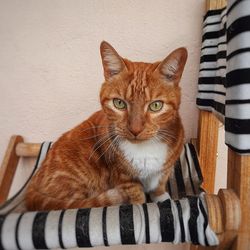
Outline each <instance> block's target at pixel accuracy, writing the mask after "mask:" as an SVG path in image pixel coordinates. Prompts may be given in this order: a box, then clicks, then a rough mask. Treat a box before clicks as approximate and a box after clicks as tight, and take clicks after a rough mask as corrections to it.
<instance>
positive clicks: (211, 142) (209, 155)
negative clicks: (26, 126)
mask: <svg viewBox="0 0 250 250" xmlns="http://www.w3.org/2000/svg"><path fill="white" fill-rule="evenodd" d="M218 132H219V121H218V119H217V118H216V117H215V116H214V114H213V113H212V112H208V111H203V110H201V111H200V114H199V124H198V140H197V149H198V155H199V161H200V166H201V171H202V174H203V178H204V182H203V188H204V189H205V190H206V192H208V193H213V192H214V182H215V171H216V160H217V145H218Z"/></svg>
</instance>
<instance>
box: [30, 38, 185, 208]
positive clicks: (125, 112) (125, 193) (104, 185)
mask: <svg viewBox="0 0 250 250" xmlns="http://www.w3.org/2000/svg"><path fill="white" fill-rule="evenodd" d="M100 50H101V57H102V62H103V68H104V77H105V81H104V83H103V85H102V87H101V91H100V102H101V105H102V110H100V111H98V112H96V113H94V114H93V115H92V116H91V117H89V118H88V119H87V120H85V121H83V122H82V123H81V124H79V125H78V126H76V127H75V128H73V129H71V130H70V131H68V132H66V133H65V134H63V135H62V136H61V137H60V138H59V139H58V140H57V141H56V142H55V143H54V144H53V147H52V149H51V150H50V151H49V153H48V155H47V157H46V159H45V160H44V162H43V163H42V166H41V168H40V169H39V170H38V172H37V174H36V175H35V176H34V177H33V179H32V180H31V182H30V184H29V186H28V189H27V192H26V205H27V208H28V210H54V209H64V208H80V207H99V206H110V205H116V204H126V203H132V204H140V203H143V202H145V194H144V193H145V191H146V192H148V193H149V194H150V196H151V198H152V199H153V200H154V198H157V197H161V196H162V195H163V194H164V193H165V192H166V190H165V186H166V181H167V179H168V176H169V173H170V170H171V168H172V166H173V164H174V162H175V161H176V159H177V158H178V157H179V155H180V152H181V150H182V146H183V141H184V131H183V127H182V123H181V119H180V116H179V112H178V110H179V105H180V87H179V81H180V79H181V75H182V72H183V69H184V66H185V63H186V59H187V51H186V49H185V48H179V49H177V50H175V51H173V52H172V53H171V54H170V55H169V56H167V57H166V58H165V59H164V60H163V61H161V62H156V63H143V62H131V61H129V60H127V59H124V58H122V57H120V56H119V55H118V53H117V52H116V51H115V49H114V48H113V47H112V46H111V45H109V44H108V43H107V42H102V43H101V47H100Z"/></svg>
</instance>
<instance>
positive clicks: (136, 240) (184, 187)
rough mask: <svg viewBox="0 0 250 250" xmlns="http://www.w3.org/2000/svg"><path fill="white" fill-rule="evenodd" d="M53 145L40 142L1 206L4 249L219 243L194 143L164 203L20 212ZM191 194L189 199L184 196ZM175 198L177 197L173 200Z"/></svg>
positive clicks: (174, 174)
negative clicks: (28, 170)
mask: <svg viewBox="0 0 250 250" xmlns="http://www.w3.org/2000/svg"><path fill="white" fill-rule="evenodd" d="M50 146H51V143H49V142H45V143H43V144H42V147H41V150H40V153H39V157H38V159H37V162H36V164H35V167H34V170H33V172H32V174H31V176H30V177H29V178H28V180H27V182H26V183H25V185H24V186H23V187H22V188H21V189H20V191H19V192H18V193H17V194H16V195H15V196H14V197H12V198H11V199H10V200H9V201H7V202H6V203H5V204H4V205H2V206H1V207H0V214H1V215H0V249H11V250H12V249H25V250H26V249H46V248H59V247H60V248H72V247H89V246H100V245H105V246H109V245H119V244H141V243H157V242H173V243H175V244H177V243H181V242H192V243H194V244H201V245H205V246H207V245H216V244H218V239H217V237H216V235H215V234H214V232H213V231H212V230H211V228H210V227H209V225H208V216H207V211H206V203H205V200H204V193H203V192H201V191H202V189H201V188H200V184H201V183H202V175H201V172H200V167H199V163H198V159H197V156H196V153H195V149H194V147H193V145H191V144H186V145H185V146H184V148H183V151H182V153H181V155H180V159H179V160H178V161H177V162H176V164H175V167H174V168H173V171H172V173H171V176H170V180H169V182H168V184H167V185H168V189H169V192H170V195H171V197H172V198H170V196H168V198H167V199H166V200H165V201H164V202H162V203H147V204H143V205H122V206H113V207H104V208H91V209H68V210H60V211H49V212H25V211H24V210H23V211H22V212H19V213H18V212H16V209H17V208H18V210H19V211H20V209H21V210H22V209H23V208H24V207H23V195H24V193H25V189H26V185H27V183H28V182H29V180H30V179H31V177H32V175H33V174H34V173H35V172H36V171H37V169H38V168H39V167H40V165H41V162H42V161H43V159H44V158H45V157H46V153H47V152H48V150H49V148H50ZM185 196H187V197H186V198H183V197H185ZM174 199H176V200H174Z"/></svg>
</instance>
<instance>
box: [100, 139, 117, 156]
mask: <svg viewBox="0 0 250 250" xmlns="http://www.w3.org/2000/svg"><path fill="white" fill-rule="evenodd" d="M117 137H118V135H115V137H114V138H112V139H113V140H112V141H111V143H110V144H109V146H108V147H107V148H106V150H104V151H103V153H102V154H101V155H100V156H99V157H98V158H97V160H96V161H98V160H99V159H100V158H101V157H102V156H103V155H104V154H105V153H107V152H108V150H109V149H110V147H111V145H112V143H113V141H115V140H116V139H117ZM110 139H111V138H110Z"/></svg>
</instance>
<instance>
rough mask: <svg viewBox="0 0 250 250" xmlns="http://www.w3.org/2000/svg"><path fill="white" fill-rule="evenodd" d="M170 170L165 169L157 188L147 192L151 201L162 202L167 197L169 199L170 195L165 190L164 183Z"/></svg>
mask: <svg viewBox="0 0 250 250" xmlns="http://www.w3.org/2000/svg"><path fill="white" fill-rule="evenodd" d="M170 172H171V169H168V170H167V171H165V173H164V175H163V176H162V178H161V180H160V182H159V184H158V186H157V188H156V189H155V190H153V191H151V192H150V193H149V195H150V199H151V200H152V201H153V202H163V201H165V200H167V199H170V195H169V193H168V192H167V190H166V183H167V181H168V178H169V175H170Z"/></svg>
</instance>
